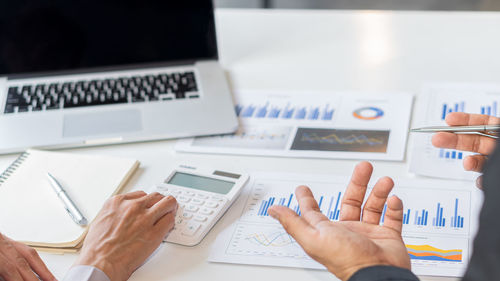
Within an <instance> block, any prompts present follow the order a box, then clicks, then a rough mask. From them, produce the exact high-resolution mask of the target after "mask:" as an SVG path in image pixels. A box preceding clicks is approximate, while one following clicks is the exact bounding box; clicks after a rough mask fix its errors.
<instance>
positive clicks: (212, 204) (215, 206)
mask: <svg viewBox="0 0 500 281" xmlns="http://www.w3.org/2000/svg"><path fill="white" fill-rule="evenodd" d="M205 206H207V207H209V208H217V207H219V204H218V203H215V202H208V203H207V204H205Z"/></svg>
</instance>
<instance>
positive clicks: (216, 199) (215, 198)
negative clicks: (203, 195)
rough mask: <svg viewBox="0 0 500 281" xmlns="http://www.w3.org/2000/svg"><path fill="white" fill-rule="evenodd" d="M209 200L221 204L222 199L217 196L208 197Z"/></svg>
mask: <svg viewBox="0 0 500 281" xmlns="http://www.w3.org/2000/svg"><path fill="white" fill-rule="evenodd" d="M210 199H212V200H213V201H217V202H222V197H219V196H212V197H210Z"/></svg>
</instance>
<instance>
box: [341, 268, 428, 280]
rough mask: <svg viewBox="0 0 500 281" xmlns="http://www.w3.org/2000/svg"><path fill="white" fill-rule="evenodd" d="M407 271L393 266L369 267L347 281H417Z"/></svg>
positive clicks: (413, 275) (415, 277)
mask: <svg viewBox="0 0 500 281" xmlns="http://www.w3.org/2000/svg"><path fill="white" fill-rule="evenodd" d="M418 280H419V279H418V278H417V276H415V274H413V273H412V272H411V271H409V270H408V269H404V268H400V267H394V266H381V265H379V266H370V267H365V268H363V269H361V270H359V271H358V272H356V273H354V275H353V276H351V278H349V281H418Z"/></svg>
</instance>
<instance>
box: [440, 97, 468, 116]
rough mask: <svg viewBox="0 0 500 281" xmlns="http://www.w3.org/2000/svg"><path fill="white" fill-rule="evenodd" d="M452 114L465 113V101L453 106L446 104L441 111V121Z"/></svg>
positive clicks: (452, 104)
mask: <svg viewBox="0 0 500 281" xmlns="http://www.w3.org/2000/svg"><path fill="white" fill-rule="evenodd" d="M452 112H465V101H460V102H457V103H451V104H448V103H444V104H443V107H442V111H441V120H444V119H445V118H446V115H447V114H448V113H452Z"/></svg>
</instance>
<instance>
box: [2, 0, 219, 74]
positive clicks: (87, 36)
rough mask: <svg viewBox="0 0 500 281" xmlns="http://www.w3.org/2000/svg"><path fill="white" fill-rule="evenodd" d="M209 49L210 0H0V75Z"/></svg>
mask: <svg viewBox="0 0 500 281" xmlns="http://www.w3.org/2000/svg"><path fill="white" fill-rule="evenodd" d="M216 57H217V48H216V43H215V24H214V22H213V10H212V2H211V0H198V1H171V0H163V1H159V0H156V1H155V0H153V1H144V0H142V1H140V0H98V1H96V0H83V1H82V0H76V1H75V0H52V1H50V0H3V1H1V2H0V75H1V74H12V73H27V72H30V73H31V72H39V71H59V70H68V69H82V68H94V67H100V66H110V65H112V66H115V65H125V64H126V65H129V64H140V63H148V62H163V61H169V60H173V59H175V60H188V59H194V58H216Z"/></svg>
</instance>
